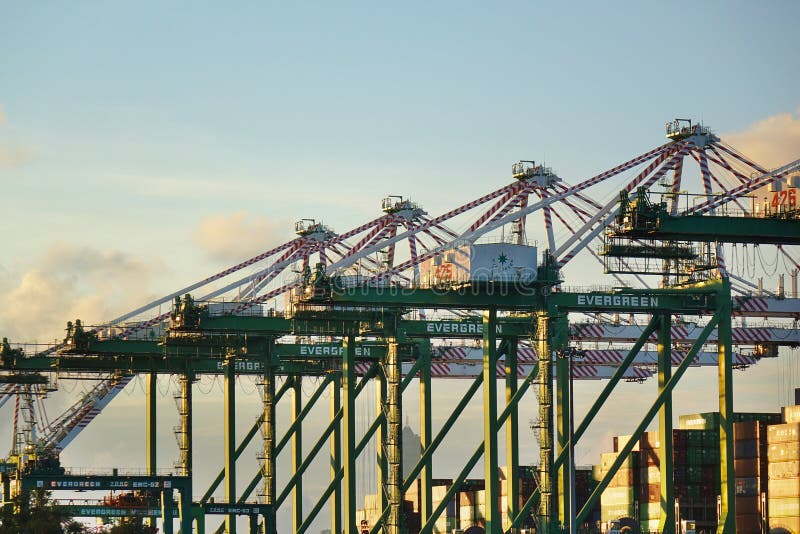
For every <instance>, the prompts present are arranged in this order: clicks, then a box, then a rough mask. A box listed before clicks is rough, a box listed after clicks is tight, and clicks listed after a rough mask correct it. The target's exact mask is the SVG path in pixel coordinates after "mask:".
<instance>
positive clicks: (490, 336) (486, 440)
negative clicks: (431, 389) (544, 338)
mask: <svg viewBox="0 0 800 534" xmlns="http://www.w3.org/2000/svg"><path fill="white" fill-rule="evenodd" d="M496 327H497V310H496V309H494V308H492V309H490V310H488V311H485V312H483V444H484V447H483V449H484V453H485V454H484V457H483V470H484V478H485V480H486V512H485V515H486V532H487V533H488V534H496V533H499V532H500V531H501V529H502V524H501V521H500V514H499V510H500V483H499V479H498V472H497V471H498V460H497V430H498V425H497V331H496Z"/></svg>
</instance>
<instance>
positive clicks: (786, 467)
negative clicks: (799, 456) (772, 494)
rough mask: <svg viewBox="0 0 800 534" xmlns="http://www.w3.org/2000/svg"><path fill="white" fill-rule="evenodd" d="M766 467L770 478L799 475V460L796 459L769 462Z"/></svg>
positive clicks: (795, 476) (796, 476)
mask: <svg viewBox="0 0 800 534" xmlns="http://www.w3.org/2000/svg"><path fill="white" fill-rule="evenodd" d="M767 469H768V473H769V478H770V480H772V479H776V478H798V477H800V461H798V460H790V461H788V462H769V465H768V467H767Z"/></svg>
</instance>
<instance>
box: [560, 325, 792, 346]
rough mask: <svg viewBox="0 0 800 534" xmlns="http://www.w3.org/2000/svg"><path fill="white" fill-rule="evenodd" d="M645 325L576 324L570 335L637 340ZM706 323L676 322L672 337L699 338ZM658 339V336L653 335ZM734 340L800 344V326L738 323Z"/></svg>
mask: <svg viewBox="0 0 800 534" xmlns="http://www.w3.org/2000/svg"><path fill="white" fill-rule="evenodd" d="M644 328H645V326H644V325H636V324H634V325H627V324H611V323H585V324H573V325H572V326H571V329H572V334H571V335H570V338H571V339H573V340H575V341H584V342H603V343H625V342H633V341H636V340H637V339H638V338H639V336H640V335H641V334H642V332H643V331H644ZM702 330H703V325H698V324H691V323H689V324H674V325H673V326H672V328H671V329H670V331H671V334H672V340H673V341H676V342H681V341H686V342H692V341H696V340H697V337H698V336H699V335H700V332H702ZM651 339H652V340H653V342H655V339H656V336H655V335H653V336H651ZM732 339H733V343H734V344H758V343H773V344H776V345H786V346H797V345H798V344H800V330H798V329H796V328H791V327H778V326H766V327H762V326H754V327H735V328H733V332H732ZM716 341H717V331H716V330H714V331H713V332H711V334H710V335H709V336H708V342H709V343H716Z"/></svg>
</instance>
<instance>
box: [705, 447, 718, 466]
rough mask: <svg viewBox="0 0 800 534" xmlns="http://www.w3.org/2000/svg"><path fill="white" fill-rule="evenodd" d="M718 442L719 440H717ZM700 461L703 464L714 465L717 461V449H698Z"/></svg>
mask: <svg viewBox="0 0 800 534" xmlns="http://www.w3.org/2000/svg"><path fill="white" fill-rule="evenodd" d="M717 444H719V442H717ZM700 463H702V464H703V465H714V464H718V463H719V449H718V448H716V447H714V448H703V449H700Z"/></svg>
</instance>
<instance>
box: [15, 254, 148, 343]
mask: <svg viewBox="0 0 800 534" xmlns="http://www.w3.org/2000/svg"><path fill="white" fill-rule="evenodd" d="M159 267H160V264H159V262H155V264H153V262H149V263H145V262H143V261H140V260H137V259H135V258H133V257H131V256H128V255H127V254H124V253H122V252H117V251H101V250H97V249H94V248H90V247H72V246H67V245H63V244H58V245H55V246H54V247H52V248H50V249H49V250H47V251H46V252H45V253H44V254H42V255H41V256H40V257H39V258H38V259H37V261H35V262H34V266H32V267H30V268H28V269H27V270H21V271H18V272H14V271H10V270H8V269H0V335H3V336H8V337H9V339H12V340H14V341H34V340H35V341H38V342H43V343H44V342H52V341H53V340H54V339H56V338H60V337H62V336H63V330H64V327H65V325H66V322H67V321H69V320H75V319H76V318H80V319H81V320H83V321H84V322H85V323H86V324H88V325H92V324H98V323H101V322H102V321H104V320H108V319H111V318H113V316H116V315H118V314H119V313H121V312H123V311H125V310H128V309H131V308H134V307H136V306H137V305H140V304H142V303H143V302H144V301H145V300H147V299H148V297H150V296H151V295H149V294H148V291H147V287H148V286H149V284H150V282H151V281H152V280H154V279H155V274H156V272H157V269H158V268H159Z"/></svg>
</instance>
